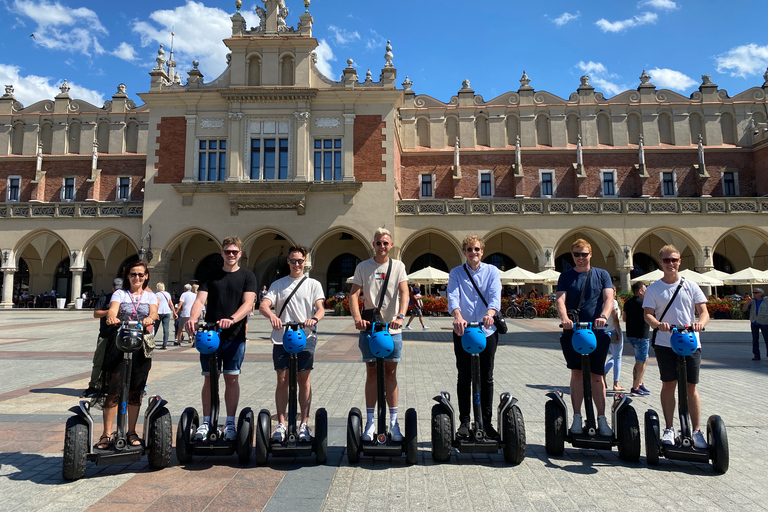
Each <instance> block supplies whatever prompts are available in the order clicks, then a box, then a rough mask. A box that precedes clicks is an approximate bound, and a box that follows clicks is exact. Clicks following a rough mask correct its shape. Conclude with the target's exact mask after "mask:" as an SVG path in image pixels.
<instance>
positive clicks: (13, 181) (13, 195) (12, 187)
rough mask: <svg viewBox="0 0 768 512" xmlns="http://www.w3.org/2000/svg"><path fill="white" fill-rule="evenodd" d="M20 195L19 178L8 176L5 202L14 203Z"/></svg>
mask: <svg viewBox="0 0 768 512" xmlns="http://www.w3.org/2000/svg"><path fill="white" fill-rule="evenodd" d="M20 194H21V176H9V177H8V186H7V188H6V193H5V201H6V202H8V203H15V202H18V201H19V197H20Z"/></svg>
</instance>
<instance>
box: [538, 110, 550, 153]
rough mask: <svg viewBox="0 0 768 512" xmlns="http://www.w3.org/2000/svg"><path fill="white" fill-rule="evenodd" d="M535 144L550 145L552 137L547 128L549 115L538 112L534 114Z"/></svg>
mask: <svg viewBox="0 0 768 512" xmlns="http://www.w3.org/2000/svg"><path fill="white" fill-rule="evenodd" d="M536 145H537V146H551V145H552V137H551V136H550V129H549V116H548V115H547V114H538V115H537V116H536Z"/></svg>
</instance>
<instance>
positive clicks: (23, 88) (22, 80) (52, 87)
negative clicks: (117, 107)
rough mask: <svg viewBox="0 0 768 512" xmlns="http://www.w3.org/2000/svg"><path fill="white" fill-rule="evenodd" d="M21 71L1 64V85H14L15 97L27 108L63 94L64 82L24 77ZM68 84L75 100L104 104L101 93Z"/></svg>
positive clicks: (45, 78)
mask: <svg viewBox="0 0 768 512" xmlns="http://www.w3.org/2000/svg"><path fill="white" fill-rule="evenodd" d="M20 71H21V69H20V68H19V67H17V66H11V65H4V64H0V84H7V85H13V87H14V92H13V95H14V96H15V97H16V99H17V100H19V101H20V102H21V103H22V104H23V105H24V106H25V107H28V106H29V105H31V104H33V103H35V102H38V101H40V100H42V99H46V98H48V99H53V98H54V97H55V96H56V95H57V94H60V93H61V91H60V90H59V87H60V86H61V84H62V82H63V80H56V81H54V79H53V78H50V77H44V76H37V75H26V76H23V75H21V74H20ZM67 84H68V85H69V86H70V87H71V90H70V91H69V95H70V96H72V98H73V99H79V100H84V101H87V102H88V103H91V104H93V105H96V106H98V107H100V106H101V105H103V104H104V96H103V95H102V94H101V93H99V92H97V91H93V90H91V89H86V88H85V87H80V86H79V85H77V84H76V83H72V82H69V81H68V82H67Z"/></svg>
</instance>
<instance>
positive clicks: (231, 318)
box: [229, 316, 237, 323]
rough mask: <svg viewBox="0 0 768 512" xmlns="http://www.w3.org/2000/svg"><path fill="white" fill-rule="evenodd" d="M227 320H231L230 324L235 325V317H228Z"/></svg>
mask: <svg viewBox="0 0 768 512" xmlns="http://www.w3.org/2000/svg"><path fill="white" fill-rule="evenodd" d="M229 319H230V320H232V323H237V322H235V317H233V316H231V317H229Z"/></svg>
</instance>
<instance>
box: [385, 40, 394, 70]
mask: <svg viewBox="0 0 768 512" xmlns="http://www.w3.org/2000/svg"><path fill="white" fill-rule="evenodd" d="M390 43H391V41H389V40H387V53H385V54H384V60H385V61H386V63H385V64H384V67H385V68H393V67H394V65H392V59H393V58H394V55H392V45H391V44H390Z"/></svg>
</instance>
